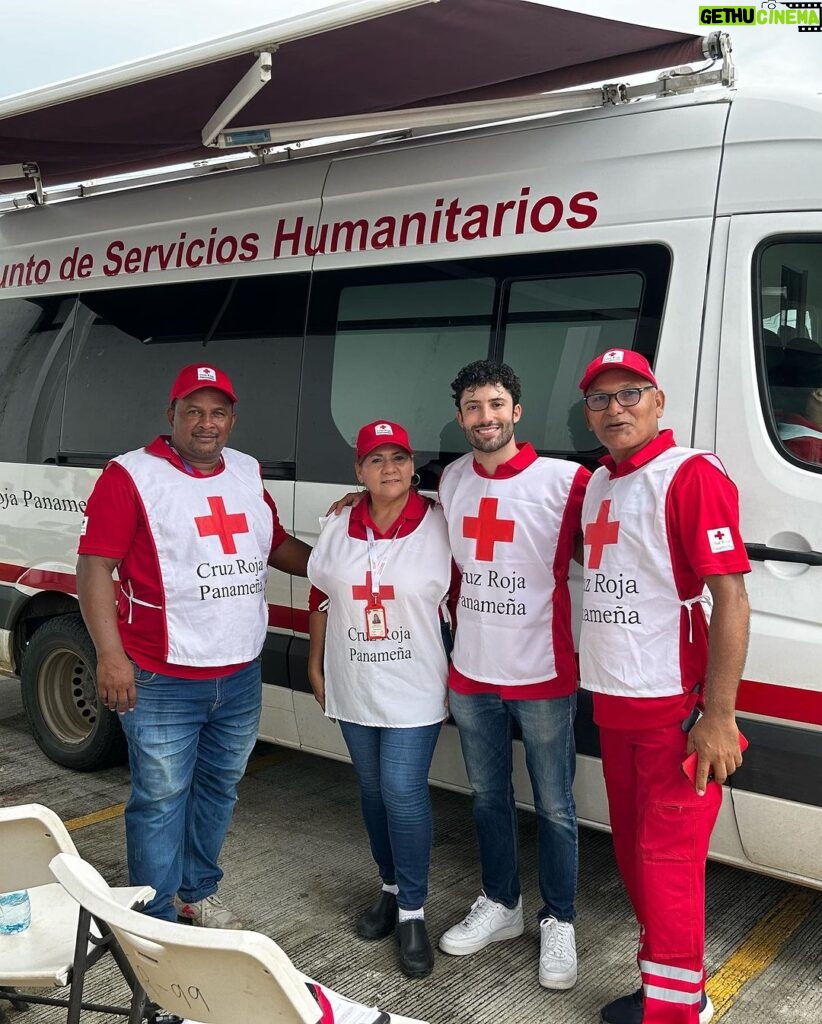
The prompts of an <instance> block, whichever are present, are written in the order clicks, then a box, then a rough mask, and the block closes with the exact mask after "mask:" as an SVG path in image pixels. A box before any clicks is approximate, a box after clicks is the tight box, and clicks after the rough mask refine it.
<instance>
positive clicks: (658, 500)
mask: <svg viewBox="0 0 822 1024" xmlns="http://www.w3.org/2000/svg"><path fill="white" fill-rule="evenodd" d="M699 455H704V456H707V457H708V458H709V459H710V461H711V462H712V463H713V464H714V465H716V466H717V467H718V468H719V469H721V470H722V472H723V473H724V472H725V470H724V468H723V466H722V464H721V463H720V461H719V459H717V458H716V456H715V455H712V454H711V453H710V452H701V451H697V450H696V449H694V448H678V447H675V448H669V449H667V450H666V451H664V452H661V453H660V454H659V455H657V456H656V458H654V459H651V461H650V462H647V463H646V464H645V465H644V466H641V467H640V468H639V469H637V470H635V471H634V472H632V473H629V474H627V475H626V476H623V477H616V478H614V479H611V478H610V473H609V471H608V469H607V468H605V467H604V466H603V467H601V468H599V469H598V470H597V471H596V472H595V473H594V475H593V476H592V477H591V479H590V481H589V483H588V489H587V491H586V492H585V501H584V503H583V506H582V528H583V534H584V539H585V541H586V543H585V570H584V583H583V595H582V631H581V633H580V641H579V661H580V678H581V682H582V685H583V686H584V687H585V688H586V689H588V690H595V691H596V692H598V693H609V694H612V695H614V696H618V697H672V696H675V695H677V694H681V693H683V692H684V691H687V690H691V689H693V687H694V685H695V684H696V683H698V682H700V680H697V679H686V680H683V678H682V669H681V664H680V653H679V645H680V635H681V625H682V609H683V608H685V609H686V613H687V615H688V616H690V615H691V614H692V606H693V605H694V604H696V603H701V604H704V605H706V610H708V609H709V608H710V594H709V592H708V590H707V589H706V588H702V590H701V591H699V592H698V593H695V594H691V595H686V597H685V598H680V596H679V594H678V593H677V588H676V581H675V579H674V567H673V563H672V560H671V551H670V547H669V537H668V528H667V524H666V521H665V506H666V501H667V497H668V490H669V488H670V486H671V482H672V481H673V479H674V476H675V475H676V472H677V470H678V469H679V468H680V466H682V465H683V463H685V462H687V461H688V460H689V459H692V458H694V457H696V456H699ZM606 502H610V505H607V506H606V504H605V503H606ZM617 524H618V525H617ZM588 541H590V542H591V543H588Z"/></svg>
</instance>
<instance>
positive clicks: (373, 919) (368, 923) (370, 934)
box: [357, 890, 397, 939]
mask: <svg viewBox="0 0 822 1024" xmlns="http://www.w3.org/2000/svg"><path fill="white" fill-rule="evenodd" d="M396 923H397V897H396V896H395V895H394V893H393V892H385V890H383V891H382V892H381V893H380V898H379V899H378V900H377V902H376V903H375V904H374V906H373V907H371V909H370V910H366V912H365V913H364V914H363V915H362V917H361V918H360V919H359V920H358V921H357V935H359V937H360V938H361V939H384V938H385V937H386V935H390V934H391V932H393V931H394V927H395V925H396Z"/></svg>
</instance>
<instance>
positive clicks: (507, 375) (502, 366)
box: [451, 359, 522, 409]
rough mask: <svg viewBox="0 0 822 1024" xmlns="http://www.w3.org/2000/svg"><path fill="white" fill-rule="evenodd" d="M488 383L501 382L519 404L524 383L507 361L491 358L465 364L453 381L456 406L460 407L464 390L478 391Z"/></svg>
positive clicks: (452, 391)
mask: <svg viewBox="0 0 822 1024" xmlns="http://www.w3.org/2000/svg"><path fill="white" fill-rule="evenodd" d="M486 384H492V385H496V384H499V386H500V387H503V388H505V390H506V391H507V392H508V393H509V394H510V395H511V398H512V399H513V402H514V405H519V400H520V396H521V395H522V385H521V384H520V380H519V377H518V376H517V375H516V374H515V373H514V371H513V370H512V369H511V367H510V366H508V365H507V364H506V363H496V362H494V361H493V360H491V359H479V360H477V362H475V363H469V364H468V366H463V368H462V369H461V370H460V372H459V373H458V374H457V375H456V377H455V378H454V379H453V380H452V381H451V393H452V395H453V397H454V404H455V405H456V407H457V408H458V409H459V407H460V399H461V398H462V393H463V392H464V391H476V390H477V388H483V387H485V385H486Z"/></svg>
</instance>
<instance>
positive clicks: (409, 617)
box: [308, 508, 451, 728]
mask: <svg viewBox="0 0 822 1024" xmlns="http://www.w3.org/2000/svg"><path fill="white" fill-rule="evenodd" d="M350 511H351V510H350V509H345V510H344V511H343V512H342V513H341V514H340V515H339V516H333V515H332V516H328V517H327V518H326V519H324V520H320V522H321V525H322V532H321V533H320V536H319V539H318V541H317V544H316V546H315V548H314V550H313V551H312V552H311V558H310V559H309V561H308V578H309V579H310V580H311V582H312V583H313V584H314V586H315V587H319V589H320V590H322V591H323V592H324V593H326V594H327V595H328V599H329V603H328V624H327V631H326V637H325V713H326V715H328V716H329V718H340V719H342V720H343V721H344V722H354V723H356V724H358V725H373V726H383V727H387V728H408V727H411V726H421V725H433V724H434V723H435V722H441V721H442V720H443V719H444V718H445V717H446V715H447V713H448V712H447V709H446V706H445V701H446V680H447V677H448V661H447V658H446V656H445V648H444V647H443V642H442V632H441V630H440V624H439V621H440V620H439V606H440V602H441V601H442V600H443V599H444V597H445V596H446V594H447V593H448V588H449V585H450V581H451V553H450V551H449V548H448V531H447V529H446V526H445V519H444V517H443V514H442V510H441V509H439V508H429V509H428V510H427V512H426V513H425V516H424V518H423V520H422V522H421V523H420V525H419V526H418V527H417V528H416V530H414V532H413V533H410V534H408V536H406V537H398V538H396V539H395V540H377V541H376V542H375V543H376V549H377V552H378V555H377V557H378V559H381V558H383V557H384V556H385V557H386V562H385V568H384V570H383V573H382V577H381V579H380V588H381V590H382V592H383V601H382V604H383V608H384V609H385V618H386V625H387V628H388V638H387V639H385V640H367V639H366V633H365V609H366V605H367V602H366V599H365V597H366V588H365V582H366V573H367V572H368V571H369V565H370V563H369V558H368V544H367V543H366V541H364V540H358V539H357V538H355V537H349V536H348V521H349V518H350ZM355 588H357V591H358V592H357V594H356V595H355V594H354V589H355ZM360 588H361V589H360ZM388 588H391V589H390V590H389V589H388ZM369 589H370V588H369Z"/></svg>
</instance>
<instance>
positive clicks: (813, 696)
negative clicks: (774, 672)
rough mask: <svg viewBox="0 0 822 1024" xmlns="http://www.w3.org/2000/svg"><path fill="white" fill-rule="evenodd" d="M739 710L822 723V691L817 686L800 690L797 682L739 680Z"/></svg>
mask: <svg viewBox="0 0 822 1024" xmlns="http://www.w3.org/2000/svg"><path fill="white" fill-rule="evenodd" d="M736 710H737V711H747V712H749V713H750V714H752V715H765V716H766V717H767V718H784V719H787V720H788V721H791V722H804V723H808V722H809V723H811V724H812V725H822V693H821V692H819V691H818V690H800V689H799V688H798V687H796V686H779V685H776V684H774V683H755V682H752V681H751V680H750V679H743V680H742V682H741V683H740V684H739V693H738V694H737V698H736Z"/></svg>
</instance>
